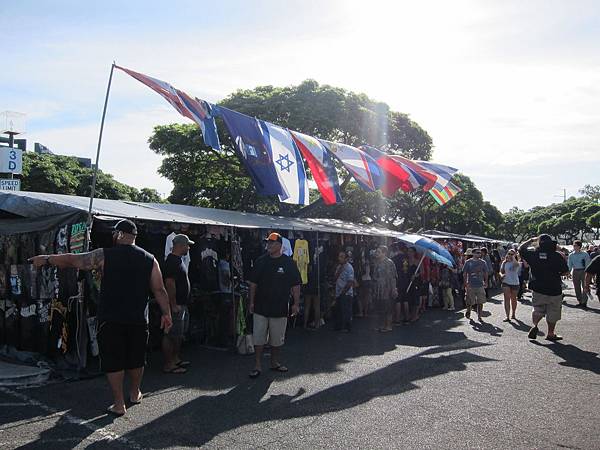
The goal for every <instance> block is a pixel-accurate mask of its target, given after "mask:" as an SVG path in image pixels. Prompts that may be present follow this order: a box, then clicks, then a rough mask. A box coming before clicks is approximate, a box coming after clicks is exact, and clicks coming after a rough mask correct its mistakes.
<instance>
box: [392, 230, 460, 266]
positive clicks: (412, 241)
mask: <svg viewBox="0 0 600 450" xmlns="http://www.w3.org/2000/svg"><path fill="white" fill-rule="evenodd" d="M394 237H395V238H397V239H398V240H399V241H402V242H404V243H405V244H409V245H412V246H414V247H415V248H416V249H417V251H418V252H419V253H421V254H423V255H424V256H427V257H428V258H429V259H431V260H433V261H436V262H439V263H441V264H444V265H446V266H448V267H454V258H453V257H452V255H451V254H450V252H449V251H448V250H446V248H445V247H443V246H442V245H440V244H438V243H437V242H435V241H434V240H433V239H429V238H427V237H424V236H419V235H418V234H403V233H398V234H395V236H394Z"/></svg>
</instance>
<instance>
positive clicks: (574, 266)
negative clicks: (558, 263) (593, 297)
mask: <svg viewBox="0 0 600 450" xmlns="http://www.w3.org/2000/svg"><path fill="white" fill-rule="evenodd" d="M581 247H582V243H581V241H574V242H573V252H571V254H570V255H569V259H568V260H567V265H568V266H569V272H571V275H572V277H573V287H574V288H575V296H576V297H577V302H578V303H579V306H581V307H583V308H585V307H586V306H587V296H586V295H584V293H583V281H584V278H585V268H586V267H587V266H588V265H589V264H590V262H591V261H592V259H591V258H590V255H589V253H588V252H584V251H583V250H582V249H581Z"/></svg>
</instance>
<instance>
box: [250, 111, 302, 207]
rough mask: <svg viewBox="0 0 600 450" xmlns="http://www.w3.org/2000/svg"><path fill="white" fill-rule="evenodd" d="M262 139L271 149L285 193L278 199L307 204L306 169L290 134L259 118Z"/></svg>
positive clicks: (284, 201)
mask: <svg viewBox="0 0 600 450" xmlns="http://www.w3.org/2000/svg"><path fill="white" fill-rule="evenodd" d="M259 122H260V125H261V129H262V132H263V136H264V140H265V143H266V144H267V146H268V147H269V149H270V151H271V157H272V160H273V165H274V167H275V172H276V173H277V177H278V178H279V182H280V183H281V186H282V188H283V189H284V190H285V194H283V195H282V194H280V195H279V201H281V202H283V203H291V204H294V205H308V203H309V195H308V181H307V178H306V170H305V169H304V163H303V161H302V157H301V155H300V151H299V150H298V148H297V147H296V144H295V143H294V140H293V139H292V135H291V134H290V132H289V131H288V130H286V129H285V128H281V127H278V126H277V125H273V124H272V123H269V122H265V121H264V120H260V121H259Z"/></svg>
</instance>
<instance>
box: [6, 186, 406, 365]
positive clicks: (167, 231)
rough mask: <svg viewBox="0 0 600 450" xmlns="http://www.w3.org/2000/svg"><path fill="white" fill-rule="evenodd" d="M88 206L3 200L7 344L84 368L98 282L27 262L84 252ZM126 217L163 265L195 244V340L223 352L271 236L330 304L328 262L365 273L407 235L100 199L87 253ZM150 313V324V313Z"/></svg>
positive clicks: (10, 196)
mask: <svg viewBox="0 0 600 450" xmlns="http://www.w3.org/2000/svg"><path fill="white" fill-rule="evenodd" d="M88 202H89V199H88V198H85V197H76V196H67V195H60V194H47V193H34V192H10V193H0V214H2V217H3V219H2V220H0V236H1V240H0V252H1V253H0V279H1V281H0V308H1V309H2V314H1V316H2V317H1V320H0V326H1V327H2V329H1V331H0V344H2V345H7V346H11V347H14V348H17V349H18V350H21V351H32V352H37V353H40V354H43V355H47V356H51V357H54V358H57V357H61V358H63V359H64V360H65V361H66V362H67V363H68V364H73V365H77V366H78V367H85V365H86V362H87V360H88V358H89V356H96V355H97V346H96V344H95V333H94V329H95V322H94V321H95V310H96V301H97V295H98V292H99V285H98V281H99V280H98V278H97V277H94V274H93V273H77V271H74V270H58V269H56V268H49V269H43V270H41V271H39V272H37V271H35V270H32V267H31V265H29V264H28V262H27V259H28V258H30V257H31V256H33V255H35V254H40V253H64V252H80V251H82V250H83V248H84V242H85V239H86V236H88V230H87V226H86V218H87V208H88V204H89V203H88ZM122 218H129V219H132V220H134V221H135V222H136V223H137V225H138V229H139V235H138V240H137V243H138V245H140V246H141V247H143V248H144V249H146V250H148V251H150V252H151V253H152V254H154V255H155V257H156V258H157V259H158V260H159V261H163V260H164V258H165V256H166V255H167V254H168V253H169V236H171V237H172V235H173V234H174V233H185V234H187V235H189V236H190V237H191V238H192V239H193V240H194V241H195V242H196V245H194V246H192V249H191V251H190V255H189V256H190V258H189V274H190V279H191V282H192V305H191V311H192V314H191V315H192V316H193V317H194V318H195V320H194V321H193V322H192V324H191V327H190V333H189V338H190V339H191V340H193V341H195V342H198V343H200V344H206V345H211V346H219V347H225V348H227V347H230V346H232V345H233V344H234V343H235V340H236V336H237V335H238V334H239V333H240V332H242V331H241V330H240V323H241V322H243V318H242V317H240V314H242V315H245V313H246V311H245V310H244V306H245V305H244V301H243V300H244V299H245V294H246V289H245V285H244V275H245V274H247V273H248V272H249V271H250V270H252V265H253V262H254V260H255V259H256V258H257V257H258V256H260V254H262V252H263V244H262V238H263V237H264V236H265V235H266V234H267V232H270V231H278V232H280V233H281V234H282V235H283V236H284V237H285V238H286V239H287V241H288V244H287V248H288V252H289V253H290V255H291V256H292V257H293V258H294V259H295V260H296V262H297V263H298V265H299V267H300V269H301V272H302V274H303V283H304V291H305V292H309V291H310V292H316V293H317V295H319V296H320V297H322V299H323V301H322V303H324V304H325V305H326V304H327V294H328V290H329V286H330V284H331V283H328V281H329V280H328V277H330V275H331V272H332V267H331V265H332V264H333V261H334V260H335V256H336V255H337V252H338V251H339V250H342V249H343V250H345V251H348V252H350V253H351V254H352V261H353V263H354V265H355V270H357V273H361V272H364V270H365V266H367V265H368V259H369V255H370V254H371V251H372V250H373V249H374V248H375V247H376V246H377V245H378V244H379V243H382V242H386V241H387V240H391V239H394V238H398V237H399V236H403V235H402V233H398V232H394V231H391V230H386V229H382V228H377V227H371V226H364V225H359V224H353V223H349V222H343V221H339V220H331V219H297V218H286V217H276V216H266V215H260V214H250V213H243V212H238V211H225V210H216V209H210V208H198V207H192V206H185V205H171V204H142V203H135V202H127V201H117V200H105V199H96V200H95V202H94V210H93V224H92V229H91V230H89V239H90V248H91V249H93V248H99V247H103V246H109V245H111V228H112V226H113V225H114V224H115V223H116V221H118V220H120V219H122ZM325 308H326V306H325ZM149 314H150V323H151V325H152V323H153V320H152V315H153V310H152V308H150V311H149ZM311 319H312V318H311ZM156 335H158V336H159V335H160V333H157V334H155V336H156ZM154 345H156V342H154Z"/></svg>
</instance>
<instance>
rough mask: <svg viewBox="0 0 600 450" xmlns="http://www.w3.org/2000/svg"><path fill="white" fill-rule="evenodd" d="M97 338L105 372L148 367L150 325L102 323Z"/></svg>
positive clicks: (101, 365)
mask: <svg viewBox="0 0 600 450" xmlns="http://www.w3.org/2000/svg"><path fill="white" fill-rule="evenodd" d="M97 338H98V347H99V349H100V370H102V371H103V372H119V371H121V370H129V369H138V368H140V367H144V366H145V365H146V344H147V343H148V325H146V324H124V323H114V322H101V323H100V325H98V335H97Z"/></svg>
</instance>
